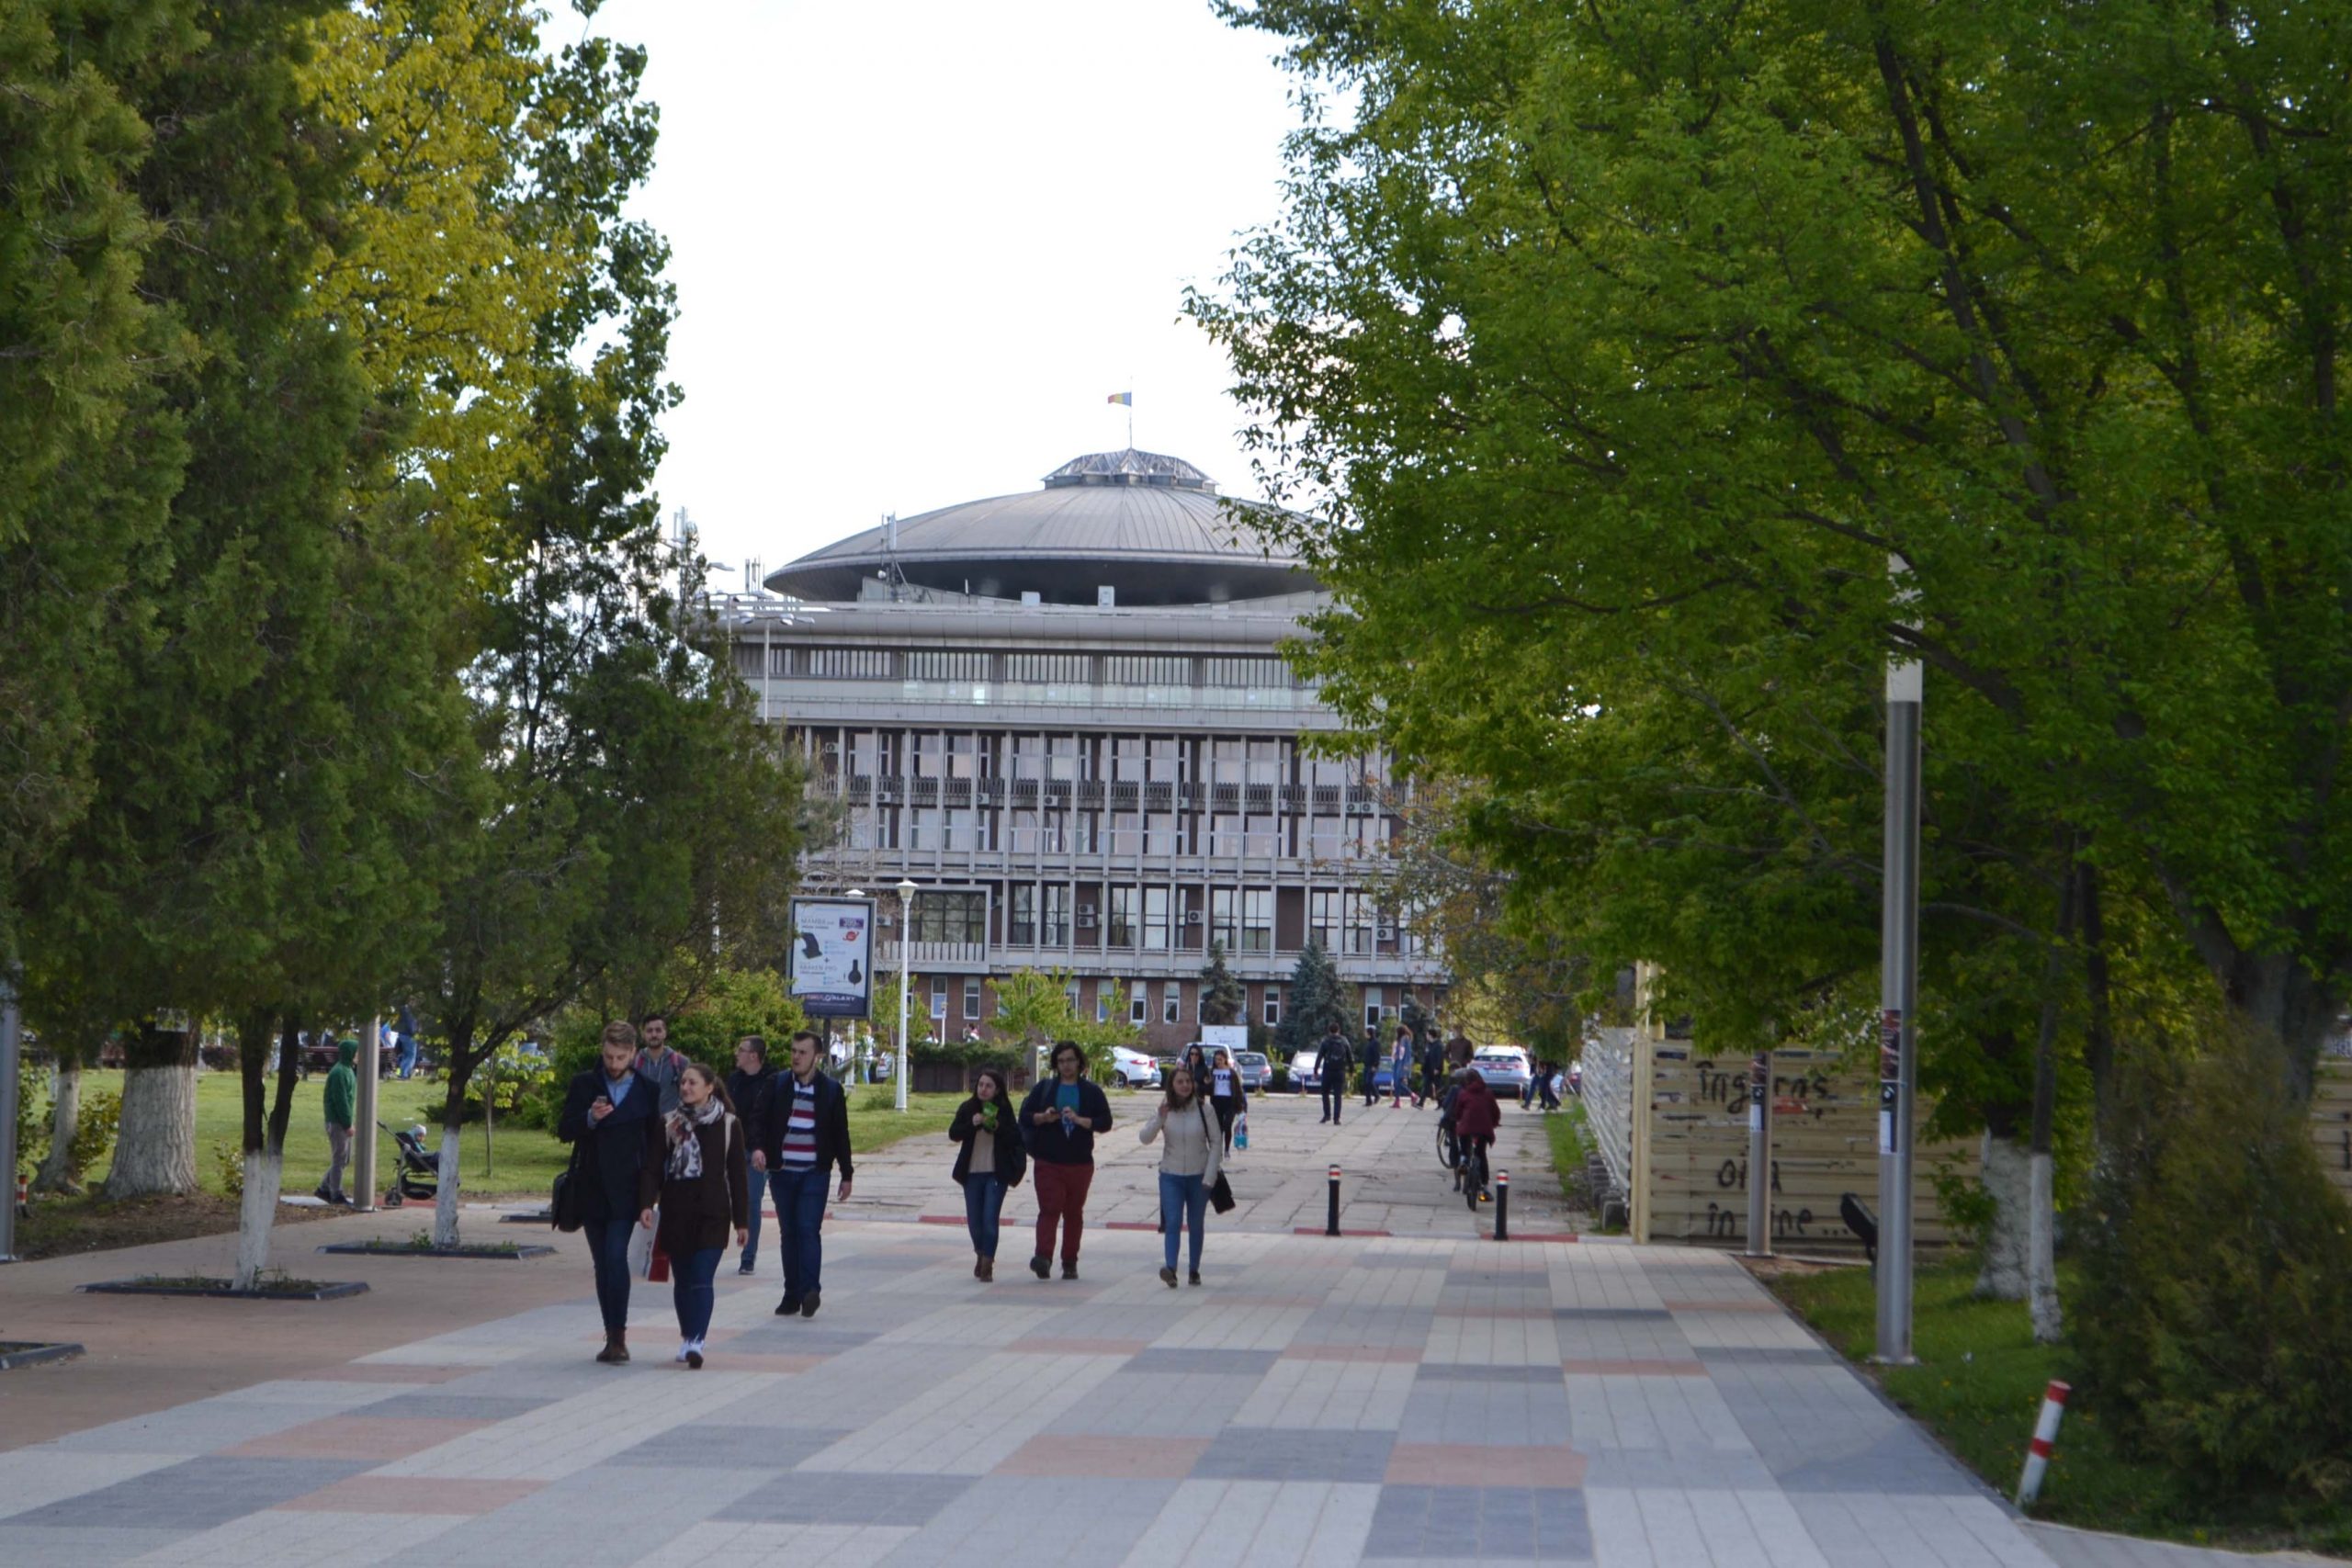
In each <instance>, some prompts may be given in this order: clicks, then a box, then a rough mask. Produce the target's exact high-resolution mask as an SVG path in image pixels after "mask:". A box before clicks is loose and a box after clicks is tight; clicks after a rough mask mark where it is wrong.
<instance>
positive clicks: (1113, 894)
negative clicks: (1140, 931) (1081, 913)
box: [1103, 887, 1143, 1023]
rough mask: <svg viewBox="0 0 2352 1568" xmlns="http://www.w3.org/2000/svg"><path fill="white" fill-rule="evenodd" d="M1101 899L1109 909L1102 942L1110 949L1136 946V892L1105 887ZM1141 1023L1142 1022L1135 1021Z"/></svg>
mask: <svg viewBox="0 0 2352 1568" xmlns="http://www.w3.org/2000/svg"><path fill="white" fill-rule="evenodd" d="M1103 897H1105V898H1106V899H1107V900H1108V901H1109V903H1110V908H1108V909H1106V910H1104V911H1103V914H1104V916H1105V917H1106V918H1105V920H1104V926H1103V942H1105V943H1107V944H1108V945H1110V946H1112V947H1133V946H1134V945H1135V944H1136V890H1135V889H1134V888H1132V887H1106V888H1104V889H1103ZM1142 1021H1143V1020H1141V1019H1137V1020H1136V1022H1137V1023H1141V1022H1142Z"/></svg>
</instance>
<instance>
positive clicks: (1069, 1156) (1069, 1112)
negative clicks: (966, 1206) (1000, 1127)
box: [1021, 1040, 1111, 1280]
mask: <svg viewBox="0 0 2352 1568" xmlns="http://www.w3.org/2000/svg"><path fill="white" fill-rule="evenodd" d="M1110 1130H1111V1100H1110V1097H1109V1096H1108V1095H1105V1094H1104V1093H1103V1086H1102V1085H1100V1084H1098V1083H1096V1082H1094V1081H1093V1080H1092V1079H1091V1078H1089V1077H1086V1053H1085V1052H1083V1051H1081V1050H1080V1049H1079V1048H1078V1044H1077V1043H1076V1042H1075V1041H1069V1040H1065V1041H1062V1042H1061V1043H1058V1044H1057V1045H1056V1046H1055V1047H1054V1070H1053V1074H1052V1076H1051V1077H1047V1078H1046V1079H1045V1080H1044V1081H1043V1082H1041V1083H1039V1084H1038V1085H1037V1087H1036V1088H1035V1089H1031V1090H1030V1091H1029V1098H1028V1099H1027V1100H1023V1101H1022V1102H1021V1131H1022V1134H1023V1135H1024V1136H1025V1137H1027V1139H1028V1140H1029V1157H1030V1160H1031V1161H1032V1163H1033V1164H1034V1166H1035V1169H1036V1173H1037V1250H1036V1251H1035V1252H1034V1253H1032V1254H1030V1256H1029V1271H1030V1272H1031V1273H1032V1274H1035V1275H1036V1276H1037V1278H1039V1279H1040V1280H1043V1279H1046V1278H1049V1277H1050V1276H1051V1275H1052V1273H1053V1256H1054V1229H1055V1226H1056V1225H1057V1224H1058V1225H1059V1226H1060V1227H1061V1244H1062V1278H1063V1279H1065V1280H1075V1279H1077V1278H1078V1243H1079V1236H1080V1233H1082V1232H1083V1231H1084V1230H1085V1228H1086V1194H1087V1192H1088V1191H1089V1190H1091V1188H1092V1187H1093V1185H1094V1135H1095V1134H1097V1133H1107V1132H1109V1131H1110Z"/></svg>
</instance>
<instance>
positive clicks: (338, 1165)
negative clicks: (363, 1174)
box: [319, 1122, 351, 1203]
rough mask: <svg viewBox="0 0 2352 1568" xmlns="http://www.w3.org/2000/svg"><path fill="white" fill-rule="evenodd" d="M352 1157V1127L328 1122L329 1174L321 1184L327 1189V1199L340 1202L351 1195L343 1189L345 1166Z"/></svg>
mask: <svg viewBox="0 0 2352 1568" xmlns="http://www.w3.org/2000/svg"><path fill="white" fill-rule="evenodd" d="M350 1158H351V1129H350V1128H348V1127H338V1126H336V1125H335V1124H334V1122H328V1123H327V1174H326V1177H325V1179H323V1180H322V1181H321V1182H320V1183H319V1185H320V1186H322V1187H323V1188H325V1189H326V1190H327V1201H329V1202H331V1203H340V1202H342V1201H344V1200H345V1198H346V1197H348V1196H350V1195H349V1194H348V1193H346V1192H345V1191H344V1190H343V1168H344V1166H345V1164H346V1163H348V1162H349V1160H350Z"/></svg>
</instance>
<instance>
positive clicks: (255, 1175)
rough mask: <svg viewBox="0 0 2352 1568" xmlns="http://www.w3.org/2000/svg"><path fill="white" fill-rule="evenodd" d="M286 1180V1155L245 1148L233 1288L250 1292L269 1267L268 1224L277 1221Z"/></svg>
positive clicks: (238, 1206)
mask: <svg viewBox="0 0 2352 1568" xmlns="http://www.w3.org/2000/svg"><path fill="white" fill-rule="evenodd" d="M285 1179H286V1156H285V1154H284V1153H283V1152H282V1151H281V1152H280V1153H277V1154H268V1153H266V1152H264V1151H262V1150H259V1149H247V1150H246V1151H245V1195H244V1197H243V1198H242V1199H240V1200H239V1201H238V1203H237V1277H236V1280H235V1284H236V1288H237V1289H238V1290H241V1291H250V1290H252V1289H253V1288H254V1280H256V1279H258V1278H260V1276H261V1271H262V1270H263V1269H266V1268H268V1267H269V1227H270V1226H271V1225H273V1224H276V1223H277V1191H278V1188H279V1187H280V1186H281V1185H282V1184H283V1183H284V1181H285Z"/></svg>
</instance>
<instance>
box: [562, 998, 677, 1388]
mask: <svg viewBox="0 0 2352 1568" xmlns="http://www.w3.org/2000/svg"><path fill="white" fill-rule="evenodd" d="M657 1093H658V1091H657V1090H656V1089H655V1088H654V1084H653V1080H652V1079H651V1078H649V1077H646V1076H645V1075H644V1074H642V1073H640V1072H639V1071H638V1070H637V1031H636V1030H634V1029H632V1028H630V1027H629V1026H628V1023H627V1022H626V1021H621V1020H617V1019H616V1020H615V1021H613V1022H611V1023H608V1024H606V1025H605V1038H604V1048H603V1053H602V1059H601V1060H600V1061H599V1062H598V1063H597V1065H596V1066H593V1067H591V1068H589V1069H588V1070H587V1071H586V1072H584V1073H581V1074H579V1075H578V1076H577V1077H573V1079H572V1080H571V1086H570V1087H569V1088H568V1089H566V1091H565V1093H564V1097H563V1115H562V1116H561V1117H560V1119H559V1120H558V1121H557V1122H556V1128H555V1135H556V1136H557V1137H559V1138H560V1139H562V1140H563V1141H564V1142H565V1143H567V1144H578V1145H580V1147H579V1149H578V1151H577V1153H576V1158H577V1160H578V1164H577V1165H576V1166H575V1167H574V1168H573V1171H572V1177H571V1179H573V1180H574V1181H577V1182H578V1183H579V1184H580V1219H581V1225H580V1229H581V1233H582V1235H585V1236H586V1237H587V1238H588V1256H589V1258H591V1259H592V1260H593V1261H594V1264H595V1269H596V1306H597V1309H598V1311H599V1312H600V1313H601V1314H603V1316H604V1319H605V1348H604V1349H602V1350H600V1351H598V1352H597V1355H596V1359H598V1360H600V1361H603V1362H605V1364H606V1365H608V1366H614V1365H618V1364H619V1363H620V1362H623V1361H626V1360H628V1277H629V1263H628V1242H629V1236H630V1235H631V1233H633V1232H635V1231H638V1230H640V1229H642V1228H643V1227H642V1226H640V1225H639V1224H638V1223H637V1222H638V1215H639V1212H640V1210H641V1208H642V1205H641V1204H640V1203H639V1196H640V1194H639V1190H638V1188H639V1181H640V1180H641V1179H643V1177H644V1174H645V1169H646V1167H647V1165H648V1164H650V1163H658V1162H659V1161H660V1160H661V1158H662V1113H661V1107H660V1103H659V1100H658V1098H657Z"/></svg>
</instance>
